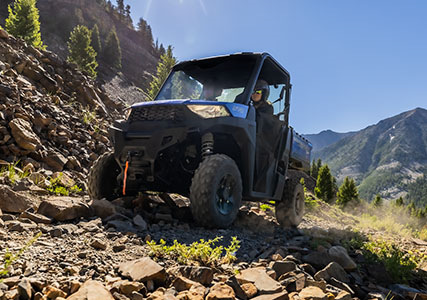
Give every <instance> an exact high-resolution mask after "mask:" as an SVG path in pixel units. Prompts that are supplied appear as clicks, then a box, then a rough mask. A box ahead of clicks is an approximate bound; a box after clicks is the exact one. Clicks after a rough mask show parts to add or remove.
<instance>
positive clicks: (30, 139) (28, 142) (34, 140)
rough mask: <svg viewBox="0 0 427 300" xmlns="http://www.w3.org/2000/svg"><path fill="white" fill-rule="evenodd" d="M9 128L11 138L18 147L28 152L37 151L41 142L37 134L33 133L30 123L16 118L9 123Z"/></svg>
mask: <svg viewBox="0 0 427 300" xmlns="http://www.w3.org/2000/svg"><path fill="white" fill-rule="evenodd" d="M9 126H10V128H11V131H12V136H13V137H14V138H15V141H16V143H17V144H18V146H19V147H21V148H22V149H25V150H29V151H36V150H37V148H38V147H39V145H40V144H41V141H40V139H39V137H38V136H37V134H35V133H34V131H33V129H32V127H31V123H30V122H28V121H26V120H24V119H21V118H16V119H13V120H12V121H10V122H9Z"/></svg>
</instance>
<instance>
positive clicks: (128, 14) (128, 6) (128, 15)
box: [125, 4, 130, 18]
mask: <svg viewBox="0 0 427 300" xmlns="http://www.w3.org/2000/svg"><path fill="white" fill-rule="evenodd" d="M125 16H126V18H130V5H129V4H128V5H126V7H125Z"/></svg>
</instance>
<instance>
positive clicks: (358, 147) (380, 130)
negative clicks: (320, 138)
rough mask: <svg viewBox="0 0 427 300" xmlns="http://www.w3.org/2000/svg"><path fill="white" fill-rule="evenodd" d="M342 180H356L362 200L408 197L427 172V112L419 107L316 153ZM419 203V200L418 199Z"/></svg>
mask: <svg viewBox="0 0 427 300" xmlns="http://www.w3.org/2000/svg"><path fill="white" fill-rule="evenodd" d="M315 157H317V158H321V159H322V161H324V162H325V163H327V164H328V165H329V166H330V168H331V170H332V173H333V174H334V175H335V176H337V177H338V180H339V181H341V180H343V179H344V177H345V176H350V177H353V178H354V179H355V180H356V181H357V183H358V184H359V190H360V194H361V195H362V197H364V198H365V199H368V200H371V199H372V197H373V196H374V195H375V194H377V193H380V194H381V196H383V197H384V198H389V199H395V198H398V197H399V196H405V195H406V192H407V185H408V184H409V183H410V182H413V181H415V180H416V179H417V178H418V177H421V176H422V175H423V173H424V172H425V171H426V169H427V167H426V166H427V110H425V109H423V108H416V109H414V110H411V111H407V112H404V113H401V114H399V115H397V116H394V117H391V118H388V119H385V120H382V121H380V122H379V123H378V124H376V125H372V126H369V127H367V128H365V129H363V130H361V131H359V132H357V133H355V134H354V135H351V136H348V137H346V138H343V139H341V140H340V141H338V142H336V143H335V144H332V145H330V146H328V147H326V148H324V149H322V150H321V151H319V152H317V153H316V154H315ZM414 200H415V199H414Z"/></svg>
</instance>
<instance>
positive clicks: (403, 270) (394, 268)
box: [362, 240, 425, 282]
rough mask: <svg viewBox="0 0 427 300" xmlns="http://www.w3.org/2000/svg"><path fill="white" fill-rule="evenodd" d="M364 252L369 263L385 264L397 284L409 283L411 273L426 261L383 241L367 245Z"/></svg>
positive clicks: (371, 242)
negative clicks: (420, 263) (421, 262)
mask: <svg viewBox="0 0 427 300" xmlns="http://www.w3.org/2000/svg"><path fill="white" fill-rule="evenodd" d="M362 251H363V256H364V257H365V258H366V259H367V260H368V262H379V263H383V264H384V266H385V268H386V270H387V272H388V273H389V274H390V276H391V277H392V279H393V280H394V281H397V282H408V280H409V279H411V271H413V270H415V268H416V267H417V264H418V263H419V262H420V261H421V260H424V259H425V257H419V256H418V255H414V253H412V252H404V251H402V250H400V249H399V248H398V247H397V246H396V245H394V244H392V243H389V242H387V241H382V240H376V241H370V242H367V243H365V244H364V245H363V247H362ZM424 256H425V255H424Z"/></svg>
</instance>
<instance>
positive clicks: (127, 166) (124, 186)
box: [123, 161, 129, 196]
mask: <svg viewBox="0 0 427 300" xmlns="http://www.w3.org/2000/svg"><path fill="white" fill-rule="evenodd" d="M128 169H129V161H126V167H125V176H124V178H123V196H125V195H126V180H127V177H128Z"/></svg>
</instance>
